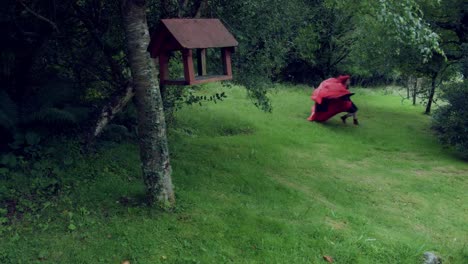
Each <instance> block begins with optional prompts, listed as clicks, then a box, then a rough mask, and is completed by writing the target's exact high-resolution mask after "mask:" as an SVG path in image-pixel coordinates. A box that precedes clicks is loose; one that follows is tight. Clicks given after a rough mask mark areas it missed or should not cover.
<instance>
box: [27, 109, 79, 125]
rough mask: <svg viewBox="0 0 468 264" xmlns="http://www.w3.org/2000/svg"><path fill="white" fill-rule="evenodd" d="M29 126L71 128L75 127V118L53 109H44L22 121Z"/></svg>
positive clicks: (67, 113)
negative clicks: (40, 125)
mask: <svg viewBox="0 0 468 264" xmlns="http://www.w3.org/2000/svg"><path fill="white" fill-rule="evenodd" d="M24 122H25V123H29V124H44V125H55V126H56V125H61V126H73V125H76V124H77V123H78V122H77V118H76V117H75V115H73V114H72V113H70V112H68V111H65V110H63V109H58V108H55V107H44V108H41V109H40V110H39V111H38V112H35V113H32V114H31V115H29V116H28V117H27V118H25V120H24Z"/></svg>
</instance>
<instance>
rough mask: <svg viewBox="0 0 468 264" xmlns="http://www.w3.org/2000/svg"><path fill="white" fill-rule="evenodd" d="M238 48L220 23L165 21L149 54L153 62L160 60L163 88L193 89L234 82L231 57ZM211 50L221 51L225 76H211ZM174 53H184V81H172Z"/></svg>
mask: <svg viewBox="0 0 468 264" xmlns="http://www.w3.org/2000/svg"><path fill="white" fill-rule="evenodd" d="M237 45H238V42H237V40H236V39H235V38H234V37H233V36H232V35H231V33H229V31H228V30H227V29H226V28H225V27H224V25H223V24H222V23H221V21H219V19H162V20H161V23H160V24H159V26H158V27H157V29H156V31H155V32H154V33H153V34H152V36H151V41H150V44H149V46H148V51H149V52H150V55H151V57H152V58H155V59H156V58H159V79H160V83H161V84H174V85H193V84H200V83H207V82H214V81H222V80H231V79H232V67H231V54H232V53H233V52H234V47H235V46H237ZM208 48H221V61H222V65H223V75H207V70H206V50H207V49H208ZM194 50H196V53H197V56H196V58H197V73H198V74H197V75H195V69H194V64H193V57H194V56H193V55H194V54H193V53H194V52H193V51H194ZM174 51H181V53H182V60H183V65H184V78H183V79H176V80H170V79H169V59H170V57H171V53H172V52H174Z"/></svg>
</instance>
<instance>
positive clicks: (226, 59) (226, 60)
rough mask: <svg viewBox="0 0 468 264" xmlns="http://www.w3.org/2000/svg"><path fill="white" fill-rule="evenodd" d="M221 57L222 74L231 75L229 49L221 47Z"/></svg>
mask: <svg viewBox="0 0 468 264" xmlns="http://www.w3.org/2000/svg"><path fill="white" fill-rule="evenodd" d="M221 58H222V60H223V71H224V75H227V76H230V77H232V66H231V49H230V48H222V49H221Z"/></svg>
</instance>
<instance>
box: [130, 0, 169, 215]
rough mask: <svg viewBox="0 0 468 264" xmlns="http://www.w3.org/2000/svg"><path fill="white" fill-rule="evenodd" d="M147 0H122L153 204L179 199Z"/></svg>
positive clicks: (145, 172)
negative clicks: (153, 55)
mask: <svg viewBox="0 0 468 264" xmlns="http://www.w3.org/2000/svg"><path fill="white" fill-rule="evenodd" d="M145 9H146V1H144V0H122V16H123V24H124V29H125V35H126V41H127V52H128V53H127V55H128V60H129V64H130V70H131V73H132V78H133V86H134V90H135V99H136V106H137V109H138V133H139V143H140V157H141V162H142V170H143V178H144V182H145V185H146V188H147V194H148V199H149V202H150V203H153V202H157V203H159V204H161V205H164V206H168V205H169V206H171V205H173V204H174V202H175V198H174V191H173V187H172V179H171V165H170V162H169V150H168V142H167V137H166V121H165V118H164V109H163V102H162V100H161V93H160V91H159V80H158V78H157V72H156V67H155V65H154V62H153V60H152V59H151V58H150V56H149V53H148V52H147V51H146V49H147V47H148V43H149V33H148V25H147V22H146V13H145Z"/></svg>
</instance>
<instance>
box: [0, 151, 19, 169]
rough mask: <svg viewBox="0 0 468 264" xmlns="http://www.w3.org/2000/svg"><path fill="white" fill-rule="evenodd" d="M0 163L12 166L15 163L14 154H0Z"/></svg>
mask: <svg viewBox="0 0 468 264" xmlns="http://www.w3.org/2000/svg"><path fill="white" fill-rule="evenodd" d="M0 164H2V165H5V166H7V167H9V168H13V167H15V166H16V164H17V159H16V156H15V155H13V154H12V153H8V154H6V155H2V156H0Z"/></svg>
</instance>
